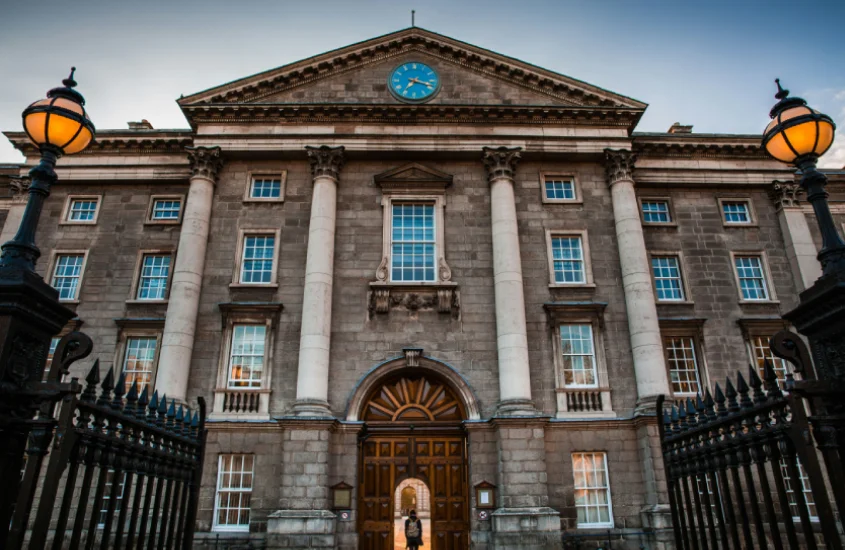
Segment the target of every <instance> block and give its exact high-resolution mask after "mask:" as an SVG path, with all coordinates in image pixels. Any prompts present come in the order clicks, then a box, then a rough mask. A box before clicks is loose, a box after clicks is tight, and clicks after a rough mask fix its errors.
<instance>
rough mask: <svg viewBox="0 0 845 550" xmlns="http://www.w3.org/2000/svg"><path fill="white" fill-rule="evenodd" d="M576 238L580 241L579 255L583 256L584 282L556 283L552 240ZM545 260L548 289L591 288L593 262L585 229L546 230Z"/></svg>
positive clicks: (593, 285)
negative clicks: (547, 271) (547, 273)
mask: <svg viewBox="0 0 845 550" xmlns="http://www.w3.org/2000/svg"><path fill="white" fill-rule="evenodd" d="M571 237H578V238H579V239H581V255H582V256H583V264H584V282H582V283H566V282H563V283H558V282H556V281H555V261H554V248H553V246H552V240H553V239H555V238H571ZM546 260H547V262H548V268H549V287H551V288H571V287H579V288H593V287H595V286H596V285H595V282H594V281H593V262H592V259H591V257H590V239H589V238H588V236H587V230H586V229H575V230H568V229H547V230H546Z"/></svg>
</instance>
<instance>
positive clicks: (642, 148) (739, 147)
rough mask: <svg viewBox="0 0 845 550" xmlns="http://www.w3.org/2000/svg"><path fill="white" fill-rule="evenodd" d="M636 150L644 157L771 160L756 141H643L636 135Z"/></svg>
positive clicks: (634, 142)
mask: <svg viewBox="0 0 845 550" xmlns="http://www.w3.org/2000/svg"><path fill="white" fill-rule="evenodd" d="M633 150H634V152H635V153H636V154H637V155H638V156H640V157H642V158H682V159H705V158H707V159H725V158H732V159H754V160H771V157H769V156H768V155H767V154H766V152H765V151H763V149H762V148H761V147H760V144H759V143H757V142H755V143H753V144H752V143H736V142H735V143H719V142H718V141H699V142H694V143H684V142H667V141H643V140H642V139H641V138H637V137H636V136H634V141H633Z"/></svg>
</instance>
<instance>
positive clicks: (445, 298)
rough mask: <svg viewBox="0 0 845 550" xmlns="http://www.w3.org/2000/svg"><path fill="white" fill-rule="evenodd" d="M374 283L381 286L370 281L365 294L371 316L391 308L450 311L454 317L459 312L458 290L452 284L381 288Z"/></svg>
mask: <svg viewBox="0 0 845 550" xmlns="http://www.w3.org/2000/svg"><path fill="white" fill-rule="evenodd" d="M382 284H383V283H382ZM375 285H379V286H381V285H380V283H371V287H370V291H369V293H368V296H367V302H368V307H367V309H368V310H369V313H370V316H371V317H372V316H373V315H375V314H377V313H388V312H390V310H391V309H404V310H407V311H410V312H416V311H420V310H422V311H426V310H429V311H437V312H438V313H450V314H451V315H452V317H453V318H455V319H457V317H458V314H459V313H460V309H461V297H460V291H459V290H458V288H457V286H456V285H454V284H452V285H450V286H445V287H444V286H419V287H414V286H410V287H401V286H396V285H384V286H383V287H382V288H378V287H376V286H375Z"/></svg>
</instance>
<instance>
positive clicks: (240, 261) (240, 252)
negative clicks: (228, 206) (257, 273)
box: [229, 228, 282, 288]
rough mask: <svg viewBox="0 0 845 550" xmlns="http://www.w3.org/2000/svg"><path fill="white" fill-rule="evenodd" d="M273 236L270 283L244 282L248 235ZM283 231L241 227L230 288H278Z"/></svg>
mask: <svg viewBox="0 0 845 550" xmlns="http://www.w3.org/2000/svg"><path fill="white" fill-rule="evenodd" d="M261 236H268V237H269V236H272V237H273V239H274V241H273V265H272V268H271V269H272V271H271V273H270V282H269V283H263V282H262V283H244V282H242V281H241V279H242V270H243V265H244V253H245V252H246V239H247V238H248V237H261ZM281 237H282V232H281V229H279V228H258V229H253V228H249V229H240V230H239V231H238V246H237V248H236V250H235V268H234V273H233V275H232V283H231V284H230V285H229V288H277V287H278V286H279V284H278V272H279V248H280V244H281V240H282V239H281Z"/></svg>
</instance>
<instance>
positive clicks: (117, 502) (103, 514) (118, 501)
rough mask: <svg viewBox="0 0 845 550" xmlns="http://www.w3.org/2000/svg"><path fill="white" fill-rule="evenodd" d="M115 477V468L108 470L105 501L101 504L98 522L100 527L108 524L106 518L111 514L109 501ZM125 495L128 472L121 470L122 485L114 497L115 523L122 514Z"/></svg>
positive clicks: (104, 492) (104, 493)
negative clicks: (121, 508) (121, 509)
mask: <svg viewBox="0 0 845 550" xmlns="http://www.w3.org/2000/svg"><path fill="white" fill-rule="evenodd" d="M114 478H115V475H114V470H108V471H107V472H106V483H105V485H104V490H103V502H102V504H101V505H100V518H99V520H98V522H97V528H98V529H102V528H104V527H105V526H106V519H108V516H109V501H110V500H111V492H112V485H113V484H114ZM124 495H126V472H121V473H120V487H118V489H117V495H116V497H115V499H114V515H113V516H112V522H113V524H117V519H118V517H119V516H120V507H121V506H122V505H123V497H124Z"/></svg>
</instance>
